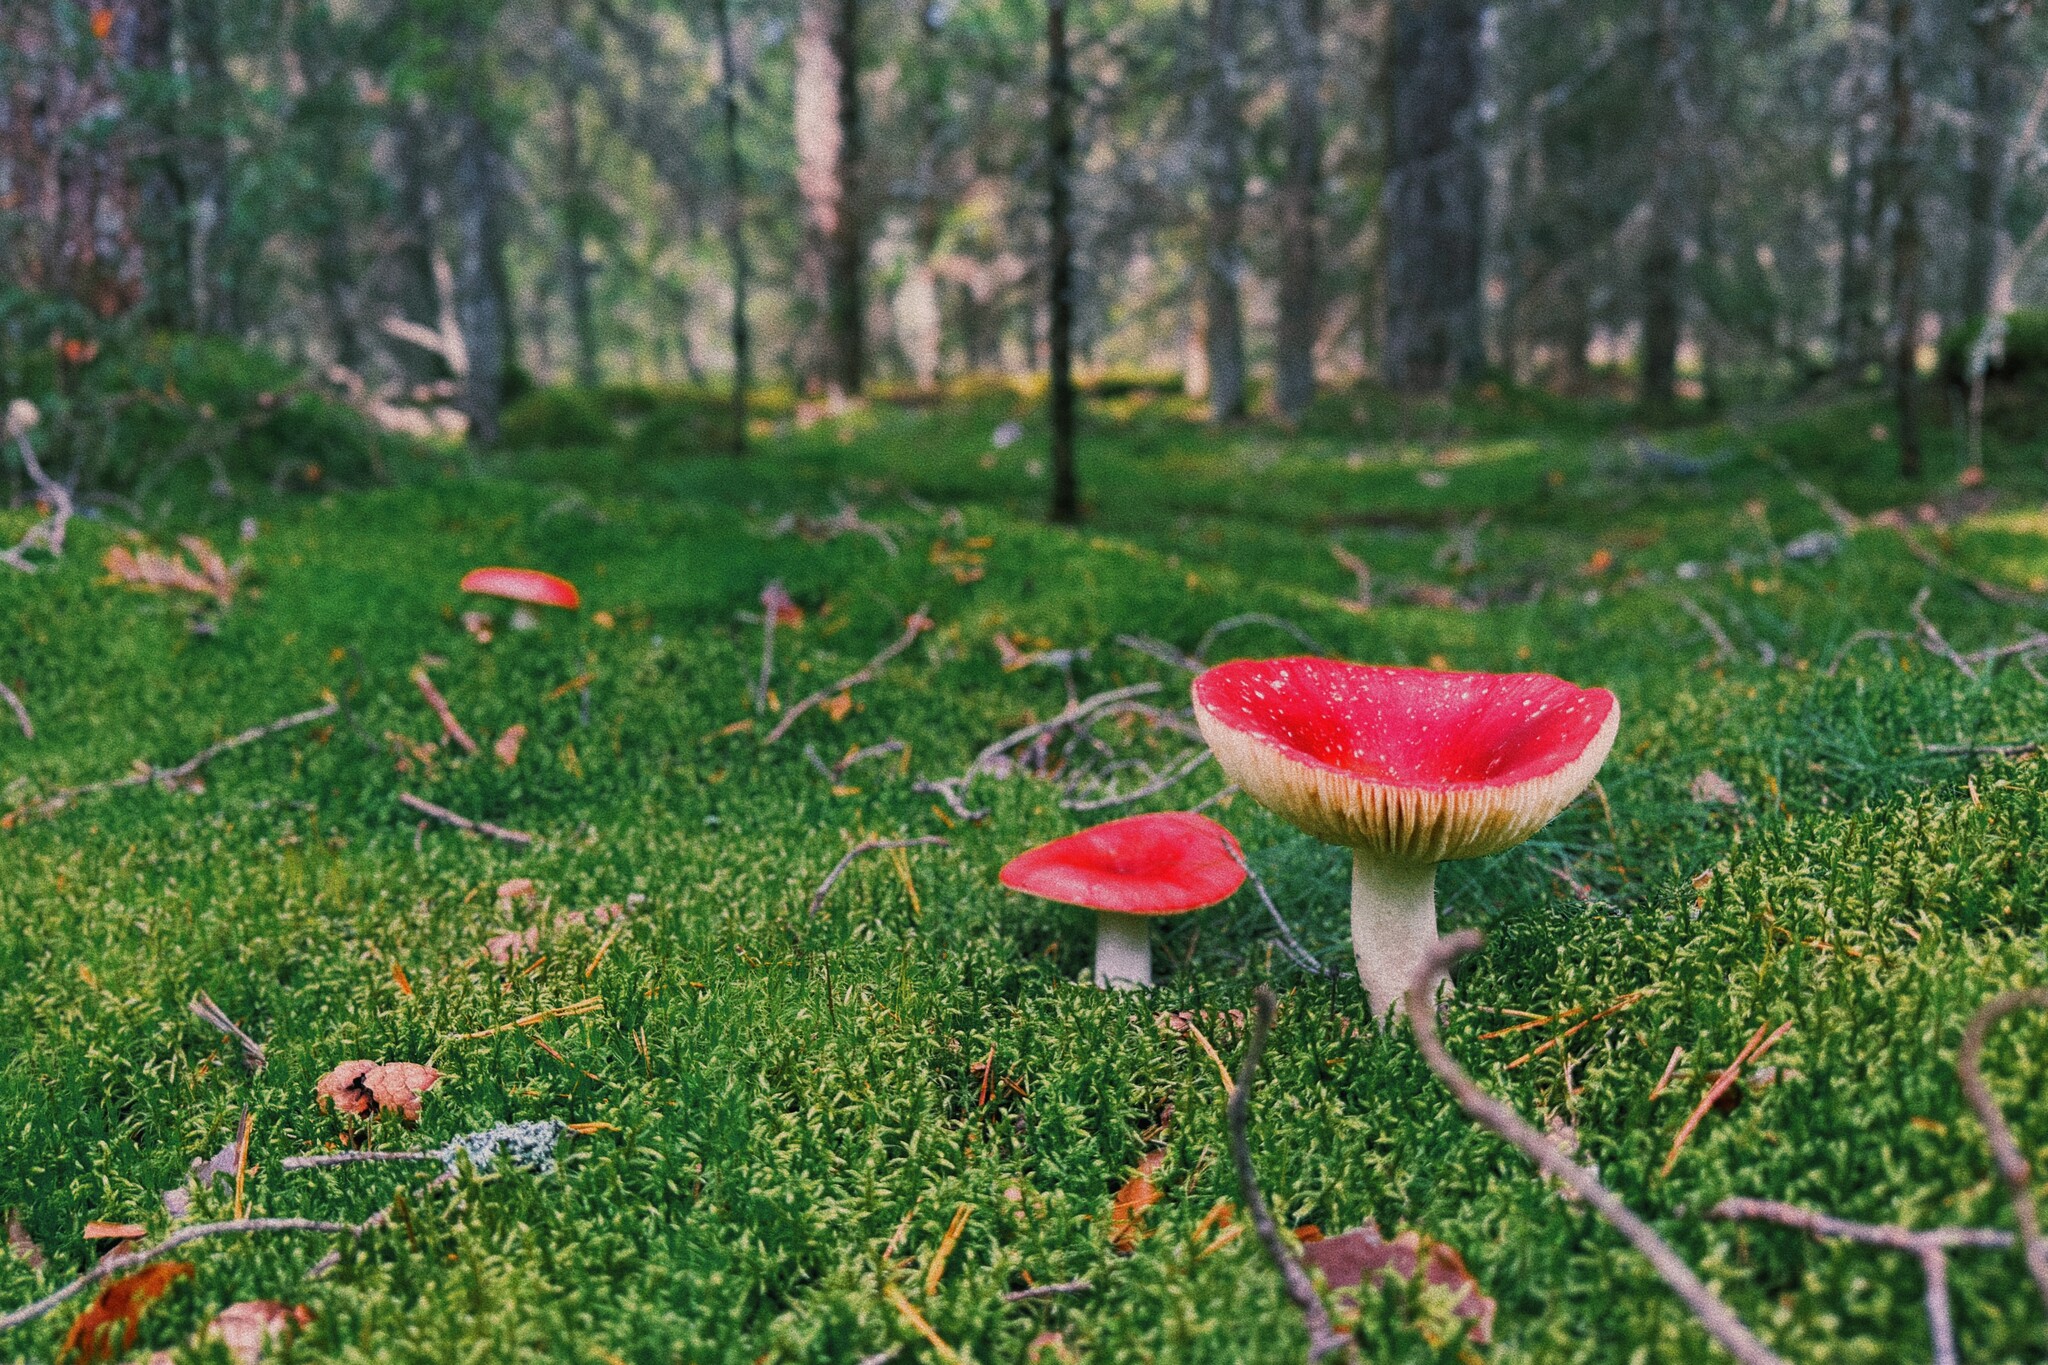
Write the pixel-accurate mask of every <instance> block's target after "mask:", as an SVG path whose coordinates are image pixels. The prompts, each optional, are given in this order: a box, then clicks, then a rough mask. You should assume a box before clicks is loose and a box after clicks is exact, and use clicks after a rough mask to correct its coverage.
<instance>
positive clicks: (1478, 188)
mask: <svg viewBox="0 0 2048 1365" xmlns="http://www.w3.org/2000/svg"><path fill="white" fill-rule="evenodd" d="M1479 18H1480V5H1479V3H1478V0H1393V41H1392V43H1391V44H1390V45H1389V66H1388V87H1389V91H1390V95H1391V108H1390V110H1389V117H1388V151H1387V188H1386V196H1385V199H1386V215H1387V271H1386V273H1387V300H1386V310H1387V323H1386V335H1387V341H1386V355H1385V359H1384V370H1385V375H1386V379H1387V381H1388V382H1389V383H1391V384H1393V385H1394V386H1395V387H1397V388H1401V389H1407V390H1410V391H1419V390H1427V389H1437V388H1443V387H1447V386H1449V385H1451V384H1454V383H1457V382H1458V381H1459V380H1461V379H1466V378H1469V377H1471V376H1472V375H1474V374H1476V373H1477V372H1478V371H1479V369H1480V367H1481V365H1482V364H1483V363H1484V359H1485V354H1484V349H1483V348H1484V336H1483V334H1482V331H1481V322H1482V318H1483V313H1482V309H1481V306H1480V293H1479V286H1480V281H1479V258H1480V251H1481V248H1482V245H1483V243H1484V240H1485V235H1484V230H1483V229H1484V218H1485V211H1486V204H1485V175H1484V171H1483V168H1482V166H1481V163H1480V149H1479V126H1478V107H1477V100H1478V90H1479V83H1480V60H1481V59H1480V51H1479Z"/></svg>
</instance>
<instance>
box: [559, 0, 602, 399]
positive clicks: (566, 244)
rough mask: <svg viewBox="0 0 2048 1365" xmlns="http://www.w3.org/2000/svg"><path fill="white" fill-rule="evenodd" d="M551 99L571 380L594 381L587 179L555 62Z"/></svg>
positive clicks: (562, 5) (565, 80) (563, 9)
mask: <svg viewBox="0 0 2048 1365" xmlns="http://www.w3.org/2000/svg"><path fill="white" fill-rule="evenodd" d="M555 24H556V26H557V27H558V28H561V29H564V30H566V29H567V28H568V26H569V7H568V4H567V0H555ZM554 72H555V104H556V110H557V114H558V116H559V117H560V119H561V121H562V145H561V155H562V161H561V174H562V183H561V185H560V187H559V189H560V193H561V196H562V198H561V218H562V294H563V298H564V301H565V302H566V303H567V304H568V307H569V331H570V335H571V336H572V337H573V338H574V340H575V344H576V382H577V383H578V384H581V385H582V386H583V387H585V388H595V387H596V385H597V319H596V316H595V315H594V314H593V312H592V311H591V303H590V263H589V262H588V261H586V260H585V259H584V243H585V241H586V240H587V239H588V237H589V235H590V233H589V226H588V224H589V207H590V193H591V191H590V184H589V177H588V176H587V174H586V173H585V171H584V165H583V130H582V128H581V127H580V126H579V125H578V123H577V119H576V90H577V86H576V82H575V81H574V80H572V79H571V78H570V76H569V74H568V71H567V70H566V68H564V67H563V66H562V65H560V64H559V63H558V64H556V65H555V67H554Z"/></svg>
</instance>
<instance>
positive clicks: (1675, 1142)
mask: <svg viewBox="0 0 2048 1365" xmlns="http://www.w3.org/2000/svg"><path fill="white" fill-rule="evenodd" d="M1791 1027H1792V1021H1791V1020H1789V1019H1788V1020H1786V1021H1785V1023H1784V1024H1783V1025H1782V1026H1781V1027H1780V1028H1779V1029H1778V1031H1777V1032H1776V1033H1775V1034H1771V1042H1773V1043H1775V1042H1777V1041H1778V1039H1780V1038H1782V1037H1784V1036H1785V1032H1786V1030H1787V1029H1790V1028H1791ZM1770 1031H1771V1026H1770V1024H1769V1022H1768V1021H1766V1022H1765V1023H1761V1024H1758V1025H1757V1026H1756V1032H1755V1033H1752V1034H1750V1035H1749V1041H1748V1042H1747V1043H1744V1044H1743V1045H1742V1051H1740V1052H1738V1053H1736V1054H1735V1060H1734V1061H1732V1062H1730V1063H1728V1069H1727V1070H1726V1071H1723V1072H1722V1073H1721V1074H1720V1075H1719V1076H1716V1077H1715V1078H1714V1083H1713V1084H1712V1085H1710V1086H1708V1087H1707V1093H1706V1094H1704V1095H1702V1096H1700V1102H1699V1103H1698V1104H1697V1105H1695V1106H1694V1107H1693V1111H1692V1113H1690V1114H1688V1115H1686V1119H1685V1123H1684V1125H1683V1126H1682V1127H1680V1128H1679V1130H1678V1136H1677V1137H1675V1138H1673V1139H1671V1152H1670V1155H1668V1156H1666V1157H1665V1158H1664V1165H1663V1167H1662V1168H1661V1169H1659V1170H1658V1172H1657V1175H1658V1177H1659V1178H1662V1177H1664V1176H1667V1175H1670V1174H1671V1171H1672V1168H1673V1167H1675V1166H1677V1165H1678V1153H1679V1151H1680V1149H1682V1148H1683V1147H1684V1146H1685V1144H1686V1140H1687V1139H1688V1138H1690V1137H1691V1136H1692V1134H1693V1130H1694V1129H1695V1128H1698V1127H1699V1126H1700V1121H1701V1120H1702V1119H1704V1118H1706V1116H1707V1111H1708V1110H1710V1109H1712V1108H1713V1107H1714V1101H1715V1100H1718V1099H1720V1098H1721V1096H1723V1095H1725V1094H1727V1093H1728V1087H1729V1086H1731V1085H1734V1084H1735V1078H1736V1077H1737V1076H1738V1075H1740V1074H1741V1073H1742V1067H1743V1064H1744V1063H1746V1062H1747V1061H1749V1059H1750V1058H1751V1057H1752V1056H1753V1055H1755V1054H1756V1052H1757V1050H1758V1049H1759V1048H1761V1047H1763V1046H1764V1035H1765V1034H1767V1033H1770Z"/></svg>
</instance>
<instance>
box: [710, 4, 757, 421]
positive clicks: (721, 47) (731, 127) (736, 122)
mask: <svg viewBox="0 0 2048 1365" xmlns="http://www.w3.org/2000/svg"><path fill="white" fill-rule="evenodd" d="M711 17H712V19H713V21H714V22H715V23H716V25H717V28H718V103H719V113H720V115H721V116H722V119H723V122H724V125H725V212H724V214H723V215H722V217H721V222H720V227H721V228H722V230H723V232H724V234H725V251H726V256H727V258H728V260H729V261H730V262H731V265H732V453H733V454H735V455H744V454H746V453H747V390H748V389H749V388H750V387H751V386H752V384H753V378H754V373H753V372H754V346H753V337H752V335H751V333H750V332H749V330H748V327H747V233H746V226H747V163H746V161H745V159H744V158H743V157H742V156H741V155H740V72H739V62H738V60H737V59H736V58H735V56H734V54H733V41H732V8H731V4H730V0H712V9H711Z"/></svg>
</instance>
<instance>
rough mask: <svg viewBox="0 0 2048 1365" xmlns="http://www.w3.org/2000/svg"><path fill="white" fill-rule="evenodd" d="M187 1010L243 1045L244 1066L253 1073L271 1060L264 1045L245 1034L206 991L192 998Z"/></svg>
mask: <svg viewBox="0 0 2048 1365" xmlns="http://www.w3.org/2000/svg"><path fill="white" fill-rule="evenodd" d="M186 1008H187V1009H189V1010H191V1011H192V1013H193V1014H195V1015H197V1016H198V1017H199V1018H200V1019H201V1020H202V1021H204V1022H205V1023H207V1024H210V1025H212V1026H213V1027H214V1028H216V1029H219V1030H220V1031H221V1032H222V1033H224V1034H226V1035H227V1036H228V1037H230V1038H232V1039H234V1040H235V1041H236V1042H237V1043H239V1044H241V1047H242V1064H243V1065H244V1066H246V1067H248V1068H249V1070H250V1071H251V1072H252V1073H253V1072H257V1071H261V1070H262V1069H263V1064H264V1063H265V1062H266V1061H268V1060H269V1058H268V1056H267V1055H266V1054H265V1053H264V1051H263V1044H261V1043H259V1042H257V1041H256V1040H255V1039H254V1038H251V1037H250V1036H249V1035H248V1034H247V1033H244V1032H243V1031H242V1026H241V1025H240V1024H237V1023H236V1022H235V1021H234V1020H232V1019H230V1018H228V1015H227V1011H226V1010H224V1009H222V1008H221V1007H220V1006H219V1005H216V1004H214V1003H213V997H212V996H210V995H208V994H207V993H206V992H205V991H201V992H199V994H197V995H195V996H193V997H192V1003H191V1004H190V1005H187V1006H186Z"/></svg>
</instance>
